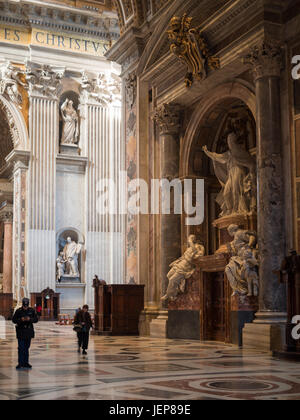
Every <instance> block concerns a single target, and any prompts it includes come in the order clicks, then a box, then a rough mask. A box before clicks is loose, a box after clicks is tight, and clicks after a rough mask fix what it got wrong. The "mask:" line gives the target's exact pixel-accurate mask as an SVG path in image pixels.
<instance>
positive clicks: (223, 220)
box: [213, 213, 257, 254]
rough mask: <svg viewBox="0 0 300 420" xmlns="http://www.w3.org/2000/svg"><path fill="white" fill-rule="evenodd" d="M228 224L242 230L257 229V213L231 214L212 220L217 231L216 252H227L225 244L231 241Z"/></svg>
mask: <svg viewBox="0 0 300 420" xmlns="http://www.w3.org/2000/svg"><path fill="white" fill-rule="evenodd" d="M230 225H238V226H239V227H240V228H241V229H244V230H251V231H252V230H253V231H255V232H256V231H257V215H256V213H248V214H233V215H231V216H224V217H220V218H219V219H217V220H215V221H214V222H213V226H214V227H216V228H217V229H218V231H219V249H218V250H217V252H216V253H217V254H220V253H221V254H223V253H225V254H226V253H227V252H228V250H227V246H226V244H227V243H229V242H232V237H231V236H230V235H229V233H228V232H227V229H228V227H229V226H230Z"/></svg>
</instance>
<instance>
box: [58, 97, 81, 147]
mask: <svg viewBox="0 0 300 420" xmlns="http://www.w3.org/2000/svg"><path fill="white" fill-rule="evenodd" d="M61 115H62V119H63V131H62V138H61V144H63V145H65V144H68V145H76V144H77V143H78V137H79V118H78V114H77V111H76V110H75V108H74V106H73V101H71V100H70V99H66V100H65V102H64V103H63V104H62V106H61Z"/></svg>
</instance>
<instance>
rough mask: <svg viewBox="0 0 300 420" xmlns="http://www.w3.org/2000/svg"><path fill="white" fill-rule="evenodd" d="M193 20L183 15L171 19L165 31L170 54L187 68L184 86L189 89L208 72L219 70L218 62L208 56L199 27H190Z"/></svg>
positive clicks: (204, 77) (216, 59)
mask: <svg viewBox="0 0 300 420" xmlns="http://www.w3.org/2000/svg"><path fill="white" fill-rule="evenodd" d="M192 21H193V18H191V17H188V16H187V14H184V15H183V17H182V18H181V17H177V16H175V17H173V18H172V19H171V21H170V25H169V29H168V31H167V34H168V38H169V41H170V43H171V45H170V50H171V52H172V54H174V55H175V56H176V57H178V58H179V60H180V61H181V62H182V63H183V64H185V65H186V66H187V69H188V71H187V74H186V77H185V84H186V86H187V87H191V86H192V85H193V83H194V80H199V81H202V80H204V79H206V77H207V73H208V71H209V70H216V69H219V68H220V61H219V59H218V58H217V57H214V56H212V55H211V54H210V52H209V48H208V46H207V43H206V41H205V39H204V36H203V33H202V32H201V30H200V28H199V27H196V28H193V27H192Z"/></svg>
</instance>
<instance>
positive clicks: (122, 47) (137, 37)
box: [105, 28, 145, 68]
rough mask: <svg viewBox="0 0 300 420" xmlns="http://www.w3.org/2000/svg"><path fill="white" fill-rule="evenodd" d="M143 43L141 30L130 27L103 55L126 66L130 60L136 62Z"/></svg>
mask: <svg viewBox="0 0 300 420" xmlns="http://www.w3.org/2000/svg"><path fill="white" fill-rule="evenodd" d="M144 45H145V44H144V36H143V34H142V33H141V31H140V30H139V29H135V28H131V29H130V30H128V31H127V32H126V33H125V34H124V36H123V37H122V39H121V40H119V41H118V42H117V43H116V44H114V45H113V46H112V47H111V48H110V50H109V51H108V52H107V53H106V54H105V57H106V58H107V59H108V60H111V61H115V62H116V63H118V64H121V65H122V66H123V67H126V68H128V67H129V66H130V64H132V62H134V61H136V62H137V61H138V59H139V58H140V57H141V55H142V53H143V50H144Z"/></svg>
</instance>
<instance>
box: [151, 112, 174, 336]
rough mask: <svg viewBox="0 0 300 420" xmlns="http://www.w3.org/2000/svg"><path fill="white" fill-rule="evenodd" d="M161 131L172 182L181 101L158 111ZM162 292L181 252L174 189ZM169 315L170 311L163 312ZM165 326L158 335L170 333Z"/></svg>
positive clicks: (166, 173) (164, 229)
mask: <svg viewBox="0 0 300 420" xmlns="http://www.w3.org/2000/svg"><path fill="white" fill-rule="evenodd" d="M154 120H155V122H156V123H157V125H158V127H159V131H160V138H159V141H160V153H161V155H160V160H161V179H162V180H164V179H165V180H168V181H169V182H172V181H173V180H175V179H178V178H179V159H180V141H179V130H180V110H179V107H178V106H177V105H169V104H164V105H162V106H161V107H159V108H158V109H157V110H156V112H155V115H154ZM160 234H161V252H160V255H161V279H160V281H161V296H163V295H165V293H166V290H167V287H168V278H167V274H168V272H169V271H170V264H171V263H172V262H174V261H175V260H176V259H178V258H179V257H180V255H181V215H177V214H174V203H173V193H172V191H171V214H168V215H167V214H165V215H164V214H162V215H161V230H160ZM161 308H162V310H165V311H167V308H168V305H167V303H166V304H162V306H161ZM162 316H164V317H166V316H167V312H162ZM166 319H167V318H166ZM163 328H164V330H161V331H160V334H158V336H162V335H164V336H165V335H166V330H165V325H164V327H163ZM151 335H153V336H154V334H151Z"/></svg>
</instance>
